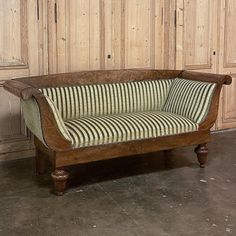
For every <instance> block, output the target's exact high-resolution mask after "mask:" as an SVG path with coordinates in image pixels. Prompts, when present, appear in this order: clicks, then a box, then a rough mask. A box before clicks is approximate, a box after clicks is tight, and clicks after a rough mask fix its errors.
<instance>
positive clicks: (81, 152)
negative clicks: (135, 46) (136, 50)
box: [4, 69, 231, 195]
mask: <svg viewBox="0 0 236 236" xmlns="http://www.w3.org/2000/svg"><path fill="white" fill-rule="evenodd" d="M230 83H231V77H230V76H228V75H217V74H206V73H197V72H188V71H180V70H138V69H131V70H106V71H82V72H76V73H66V74H55V75H46V76H36V77H28V78H18V79H14V80H10V81H7V82H6V83H5V84H4V88H5V89H6V90H8V91H9V92H11V93H13V94H15V95H16V96H18V97H20V98H21V100H22V109H23V114H24V118H25V122H26V125H27V127H28V128H29V129H30V130H31V132H32V133H33V134H34V136H35V146H36V170H37V173H43V172H44V171H45V167H44V164H45V159H46V158H49V160H50V161H51V163H52V165H53V172H52V174H51V176H52V179H53V181H54V192H55V193H56V194H57V195H62V194H63V193H64V191H65V188H66V182H67V180H68V177H69V174H68V171H66V170H65V167H66V166H70V165H75V164H79V163H86V162H92V161H97V160H105V159H110V158H116V157H121V156H128V155H135V154H141V153H148V152H155V151H159V150H169V149H173V148H176V147H183V146H188V145H193V144H196V145H197V147H196V149H195V152H196V154H197V157H198V161H199V163H200V166H201V167H204V164H205V162H206V158H207V154H208V149H207V147H206V143H207V142H209V140H210V128H211V127H212V126H213V125H214V122H215V120H216V118H217V112H218V104H219V96H220V91H221V88H222V85H223V84H230Z"/></svg>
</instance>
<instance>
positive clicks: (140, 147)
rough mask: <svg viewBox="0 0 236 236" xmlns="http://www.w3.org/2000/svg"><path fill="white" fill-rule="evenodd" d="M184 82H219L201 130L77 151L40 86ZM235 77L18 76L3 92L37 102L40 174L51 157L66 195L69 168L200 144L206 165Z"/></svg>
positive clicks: (130, 73)
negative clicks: (225, 91)
mask: <svg viewBox="0 0 236 236" xmlns="http://www.w3.org/2000/svg"><path fill="white" fill-rule="evenodd" d="M176 77H179V78H184V79H188V80H196V81H203V82H209V83H216V84H217V86H216V89H215V90H214V94H213V97H212V100H211V105H210V108H209V112H208V115H207V116H206V118H205V120H204V121H203V122H202V123H200V124H199V131H195V132H191V133H184V134H179V135H172V136H163V137H158V138H152V139H145V140H137V141H129V142H124V143H113V144H106V145H99V146H93V147H83V148H77V149H74V148H73V147H72V144H71V142H70V141H68V140H66V139H65V138H64V137H63V136H62V135H61V133H60V132H59V130H58V129H57V125H56V121H55V119H54V116H53V112H52V110H51V108H50V106H49V104H48V102H47V100H46V98H45V96H44V95H43V94H42V93H41V92H40V91H39V88H46V87H59V86H74V85H88V84H94V83H96V84H100V83H119V82H132V81H142V80H153V79H170V78H176ZM231 81H232V78H231V77H230V76H229V75H218V74H209V73H199V72H190V71H183V70H139V69H130V70H100V71H81V72H75V73H65V74H54V75H46V76H35V77H28V78H17V79H14V80H9V81H6V82H5V84H4V88H5V89H6V90H8V91H9V92H11V93H13V94H15V95H16V96H18V97H20V98H21V99H23V100H28V99H30V98H32V97H33V98H35V100H36V102H37V104H38V106H39V109H40V114H41V122H42V124H41V125H42V131H43V136H44V140H45V143H46V144H47V146H45V145H44V144H43V143H42V142H41V141H39V139H37V138H36V137H35V140H34V141H35V146H36V171H37V173H38V174H42V173H44V172H45V160H46V158H49V160H50V162H51V163H52V166H53V172H52V174H51V176H52V179H53V181H54V192H55V193H56V194H57V195H63V193H64V192H65V189H66V183H67V180H68V177H69V173H68V172H67V171H66V169H65V167H66V166H70V165H75V164H80V163H88V162H92V161H97V160H105V159H111V158H116V157H121V156H129V155H135V154H143V153H148V152H156V151H160V150H169V149H173V148H176V147H183V146H189V145H197V147H196V149H195V152H196V154H197V157H198V161H199V163H200V166H201V167H204V165H205V162H206V159H207V155H208V148H207V146H206V143H208V142H209V141H210V129H211V127H212V126H213V125H214V123H215V121H216V118H217V113H218V106H219V98H220V91H221V88H222V85H223V84H227V85H229V84H230V83H231Z"/></svg>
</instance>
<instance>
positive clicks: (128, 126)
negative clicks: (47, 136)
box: [65, 111, 198, 148]
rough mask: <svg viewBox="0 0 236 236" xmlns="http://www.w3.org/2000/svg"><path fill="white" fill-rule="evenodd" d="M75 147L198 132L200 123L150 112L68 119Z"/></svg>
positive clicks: (171, 115)
mask: <svg viewBox="0 0 236 236" xmlns="http://www.w3.org/2000/svg"><path fill="white" fill-rule="evenodd" d="M65 125H66V127H67V129H68V130H69V133H70V135H71V137H72V140H73V144H74V146H75V147H77V148H78V147H86V146H94V145H100V144H108V143H117V142H126V141H131V140H138V139H147V138H154V137H159V136H164V135H173V134H180V133H186V132H192V131H196V130H197V129H198V125H197V124H196V123H194V122H193V121H191V120H189V119H187V118H184V117H181V116H179V115H176V114H172V113H167V112H160V111H152V112H151V111H150V112H139V113H124V114H117V115H108V116H96V117H86V118H80V119H75V120H68V121H66V122H65Z"/></svg>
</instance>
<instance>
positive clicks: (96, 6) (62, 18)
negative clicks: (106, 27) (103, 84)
mask: <svg viewBox="0 0 236 236" xmlns="http://www.w3.org/2000/svg"><path fill="white" fill-rule="evenodd" d="M55 4H56V11H57V20H56V21H57V22H55V14H54V11H55V9H54V7H55ZM48 9H49V13H48V19H49V24H50V25H49V26H48V28H49V29H51V31H49V73H56V72H57V73H60V72H71V71H78V70H90V69H93V70H94V69H100V68H103V67H104V59H103V60H101V57H102V55H103V54H104V49H103V45H102V43H101V40H102V34H103V31H101V28H102V27H103V25H102V22H101V20H102V18H103V15H102V13H101V11H102V9H103V1H102V0H71V1H66V0H57V1H55V2H54V3H50V2H49V6H48ZM52 9H54V11H53V13H52ZM53 19H54V20H53Z"/></svg>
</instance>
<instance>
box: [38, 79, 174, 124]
mask: <svg viewBox="0 0 236 236" xmlns="http://www.w3.org/2000/svg"><path fill="white" fill-rule="evenodd" d="M172 82H173V80H154V81H148V80H147V81H140V82H129V83H113V84H94V85H85V86H73V87H57V88H43V89H41V91H42V92H43V94H44V95H46V96H48V97H49V98H50V99H51V100H52V101H53V102H54V103H55V105H56V107H57V108H58V110H59V112H60V114H61V116H62V119H63V120H69V119H78V118H82V117H92V116H104V115H114V114H122V113H130V112H145V111H152V110H156V111H157V110H162V108H163V106H164V103H165V101H166V98H167V95H168V93H169V90H170V87H171V84H172Z"/></svg>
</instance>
